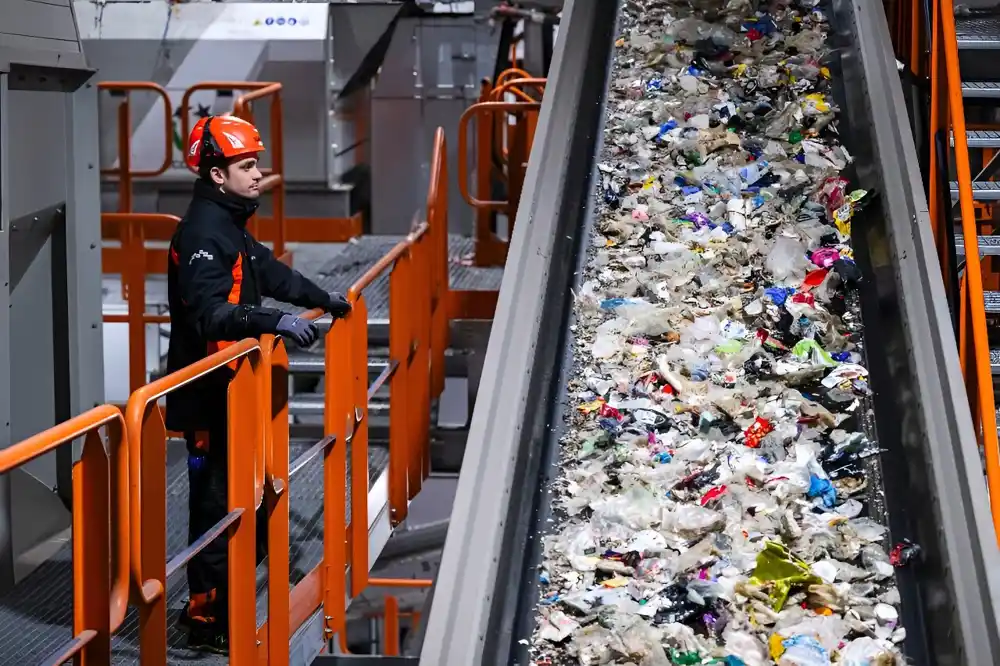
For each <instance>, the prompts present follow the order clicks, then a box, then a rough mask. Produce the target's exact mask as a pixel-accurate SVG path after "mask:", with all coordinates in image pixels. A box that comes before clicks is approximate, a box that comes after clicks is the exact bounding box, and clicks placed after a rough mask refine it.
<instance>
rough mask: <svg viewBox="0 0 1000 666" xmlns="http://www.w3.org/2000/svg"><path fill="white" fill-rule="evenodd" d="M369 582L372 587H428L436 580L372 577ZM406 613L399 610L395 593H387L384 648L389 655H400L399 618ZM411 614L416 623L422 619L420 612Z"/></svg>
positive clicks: (383, 616)
mask: <svg viewBox="0 0 1000 666" xmlns="http://www.w3.org/2000/svg"><path fill="white" fill-rule="evenodd" d="M368 583H369V584H370V585H371V586H372V587H396V588H410V589H413V588H421V589H426V588H429V587H430V586H431V585H433V584H434V581H432V580H429V579H426V578H372V579H370V580H369V581H368ZM404 615H406V613H402V612H400V610H399V599H397V598H396V596H395V595H393V594H387V595H385V607H384V610H383V612H382V618H383V625H382V649H383V654H384V655H385V656H387V657H397V656H399V619H400V617H402V616H404ZM409 615H410V617H411V618H412V619H413V624H414V625H416V624H417V623H418V622H419V621H420V613H417V612H410V613H409ZM414 628H415V627H414Z"/></svg>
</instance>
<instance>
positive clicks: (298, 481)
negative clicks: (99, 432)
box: [0, 440, 389, 666]
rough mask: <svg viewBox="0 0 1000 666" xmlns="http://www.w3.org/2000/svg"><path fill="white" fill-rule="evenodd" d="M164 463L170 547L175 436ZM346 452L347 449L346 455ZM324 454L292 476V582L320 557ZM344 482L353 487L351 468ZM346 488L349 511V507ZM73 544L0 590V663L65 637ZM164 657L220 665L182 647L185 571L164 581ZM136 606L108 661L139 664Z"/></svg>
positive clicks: (180, 474)
mask: <svg viewBox="0 0 1000 666" xmlns="http://www.w3.org/2000/svg"><path fill="white" fill-rule="evenodd" d="M312 444H313V442H310V441H304V440H293V441H292V443H291V445H290V450H289V457H290V459H291V461H292V465H293V467H294V461H295V459H296V458H297V457H298V456H299V455H301V454H303V453H304V452H305V451H307V450H308V449H309V447H310V446H311V445H312ZM168 449H169V450H170V460H169V462H168V466H167V552H168V554H173V553H176V552H178V551H180V550H182V549H183V548H184V547H185V546H186V545H187V529H188V528H187V523H188V520H187V497H188V487H187V460H186V457H185V456H184V455H183V453H182V452H183V445H182V444H180V443H173V444H171V446H170V447H168ZM348 455H350V454H348ZM388 460H389V458H388V451H387V450H386V449H384V448H380V447H375V446H370V447H369V450H368V461H369V466H368V469H369V487H370V486H371V484H373V483H374V482H375V480H376V479H377V478H378V477H379V475H380V474H381V473H382V472H383V471H384V470H385V469H386V467H387V466H388ZM322 474H323V467H322V457H317V458H315V459H313V460H311V461H310V462H309V463H307V464H306V465H305V466H304V467H303V468H302V469H301V471H299V472H298V473H297V474H296V475H295V476H293V477H292V478H291V479H290V482H289V493H290V495H289V497H290V520H289V523H290V525H289V527H290V542H291V570H290V579H291V580H290V581H289V582H290V583H291V584H293V585H294V584H295V583H297V582H299V581H300V580H302V578H303V577H304V576H305V575H306V574H307V573H309V571H311V570H312V569H313V568H314V567H315V566H316V565H317V564H318V563H319V561H320V559H321V557H322V552H323V502H322V492H323V482H322ZM346 481H347V483H346V487H347V488H348V489H350V472H348V478H347V480H346ZM350 505H351V498H350V492H348V495H347V513H346V515H347V517H350V511H351V506H350ZM71 557H72V545H71V544H70V543H67V544H66V545H65V546H63V547H62V548H61V549H60V550H59V551H58V552H57V553H56V555H54V556H53V557H52V558H50V559H49V560H47V561H46V562H45V563H44V564H42V565H41V566H40V567H38V568H37V569H36V570H35V571H33V572H32V573H31V574H30V575H28V576H27V577H26V578H25V579H24V580H22V581H21V582H20V583H18V585H16V586H15V587H14V589H13V590H11V591H10V592H9V593H7V594H5V595H3V596H2V597H0V664H15V663H21V664H25V666H27V665H28V664H37V663H40V662H41V661H42V660H43V659H44V658H45V657H47V656H48V655H50V654H51V652H52V651H53V650H54V649H55V648H56V647H58V646H59V645H60V644H61V643H62V642H63V641H66V640H68V639H69V638H70V626H71V622H72V617H73V615H72V614H73V595H72V571H71ZM266 566H267V563H266V561H265V562H264V564H262V565H261V567H260V568H259V569H258V572H257V590H258V591H257V621H258V624H259V623H260V622H262V621H263V620H264V619H265V617H266V614H267V613H266V608H267V594H266V589H265V585H266V581H267V571H266ZM167 595H168V597H167V599H168V601H167V607H168V609H169V611H168V616H167V623H168V632H169V644H170V648H169V651H168V661H169V663H176V664H182V663H183V664H191V663H197V664H224V663H227V662H226V660H225V659H223V658H220V657H214V656H211V655H199V654H197V653H193V652H190V651H188V650H186V649H185V648H184V641H185V634H184V633H183V632H181V631H178V630H176V628H175V627H176V625H175V623H176V619H177V614H178V612H179V611H180V609H181V608H182V607H183V603H184V600H185V599H186V598H187V584H186V582H185V578H184V575H183V573H182V572H179V573H178V574H176V575H175V576H174V577H173V578H171V579H169V580H168V581H167ZM138 644H139V641H138V613H137V612H136V610H135V609H133V608H130V609H129V612H128V615H127V616H126V618H125V622H124V624H123V625H122V627H121V629H120V630H119V631H118V633H117V635H116V636H115V638H114V641H113V644H112V651H113V663H114V664H117V665H124V664H138V663H139V647H138Z"/></svg>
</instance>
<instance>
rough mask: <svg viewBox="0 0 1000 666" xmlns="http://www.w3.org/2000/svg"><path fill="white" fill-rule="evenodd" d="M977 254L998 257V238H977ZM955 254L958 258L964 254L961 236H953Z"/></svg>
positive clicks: (999, 238) (999, 247) (999, 248)
mask: <svg viewBox="0 0 1000 666" xmlns="http://www.w3.org/2000/svg"><path fill="white" fill-rule="evenodd" d="M977 243H978V244H979V254H981V255H989V256H997V255H1000V236H979V237H978V238H977ZM955 252H956V254H958V255H959V256H962V255H964V254H965V241H964V240H963V238H962V234H955Z"/></svg>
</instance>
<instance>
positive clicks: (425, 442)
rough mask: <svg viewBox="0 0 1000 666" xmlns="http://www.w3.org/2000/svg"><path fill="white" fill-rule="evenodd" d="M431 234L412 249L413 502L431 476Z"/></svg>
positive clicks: (411, 460)
mask: <svg viewBox="0 0 1000 666" xmlns="http://www.w3.org/2000/svg"><path fill="white" fill-rule="evenodd" d="M431 240H432V239H431V238H429V234H426V233H425V234H424V236H421V237H420V238H418V239H417V240H416V241H415V242H414V243H413V245H412V246H411V247H410V261H411V263H412V265H413V275H414V277H415V278H416V280H415V281H414V283H413V290H414V298H413V307H414V312H413V317H412V319H413V324H412V329H411V331H412V332H411V337H412V339H413V343H412V345H413V352H412V357H413V361H412V365H411V369H410V378H411V379H410V389H411V390H412V391H413V400H412V402H411V404H412V405H413V410H414V414H413V447H412V449H411V451H410V475H409V498H410V499H413V498H414V497H416V496H417V493H419V492H420V488H421V487H422V486H423V481H424V479H425V478H426V477H427V474H429V473H430V466H429V463H430V460H429V458H430V437H431V404H430V388H431V377H430V364H431V356H430V349H431V348H430V343H431V320H430V314H431V290H432V281H433V279H434V273H433V270H432V267H431V261H430V260H431V256H432V255H431V253H432V252H433V246H432V245H431Z"/></svg>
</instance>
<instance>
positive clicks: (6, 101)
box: [0, 0, 104, 591]
mask: <svg viewBox="0 0 1000 666" xmlns="http://www.w3.org/2000/svg"><path fill="white" fill-rule="evenodd" d="M3 4H4V6H5V10H4V12H3V13H4V16H5V17H6V18H10V19H12V20H13V23H11V22H10V21H7V22H3V23H2V25H0V282H2V288H0V377H3V378H4V382H3V384H2V386H0V448H6V447H8V446H10V445H11V444H13V443H14V442H13V441H12V439H13V438H14V437H15V432H16V433H17V436H19V437H20V436H24V434H23V433H22V432H18V429H17V428H16V427H15V428H13V429H12V427H11V422H12V421H15V426H17V422H16V421H18V420H21V419H22V417H25V416H26V414H25V413H23V412H22V411H20V410H15V409H14V407H13V406H12V405H13V404H14V402H13V399H14V398H15V397H18V395H19V393H18V391H21V392H23V390H24V386H23V385H20V386H19V384H18V382H19V381H20V380H23V379H26V378H25V377H14V374H18V373H16V372H15V371H12V366H13V365H16V364H15V363H13V361H16V360H18V359H22V358H24V355H27V356H28V357H31V358H32V359H33V360H32V363H34V362H35V361H37V362H38V369H39V372H46V371H47V369H51V371H52V372H54V373H55V376H52V377H45V378H44V380H43V381H42V382H41V385H43V386H44V385H46V384H47V385H49V386H51V387H52V388H51V396H49V393H48V392H47V391H44V390H43V391H42V394H43V395H41V396H39V398H40V399H39V400H38V401H37V402H33V403H32V410H33V411H35V410H36V411H35V413H33V414H31V415H28V416H32V417H33V418H35V419H36V420H42V421H44V422H45V423H46V426H49V425H55V423H56V422H59V421H62V420H65V419H67V418H70V417H71V416H73V415H75V414H79V413H80V412H83V411H85V410H87V409H89V408H91V407H93V406H95V405H97V404H100V403H103V402H104V369H103V363H102V340H101V327H100V319H101V247H100V205H99V198H98V197H99V189H98V169H97V164H96V160H97V100H96V89H92V88H90V87H89V86H85V85H84V84H85V82H86V81H87V80H88V79H89V78H90V77H91V75H92V74H93V72H92V70H90V69H89V68H88V67H87V62H86V59H85V57H84V55H83V50H82V48H81V44H80V40H79V31H78V29H77V23H76V16H75V13H74V11H73V7H72V5H71V4H70V3H68V2H66V3H49V4H47V5H44V6H42V5H40V4H39V3H35V2H30V1H29V0H4V2H3ZM81 86H83V87H81ZM12 90H13V91H50V92H59V93H65V107H64V109H60V110H58V113H54V114H50V115H49V118H53V117H58V118H65V126H64V127H60V128H54V130H53V131H52V132H47V133H42V134H40V135H39V137H38V140H35V137H30V138H29V140H28V141H20V139H22V138H23V137H22V135H20V134H18V135H14V136H11V134H10V130H9V124H10V117H11V108H12V104H13V101H12V99H13V94H12V93H11V91H12ZM17 94H22V93H17ZM22 99H23V98H22ZM53 109H54V107H50V109H49V110H50V111H52V110H53ZM60 122H62V121H60ZM64 131H65V134H63V132H64ZM62 136H65V137H66V143H65V145H62V140H61V137H62ZM53 142H54V143H56V144H59V145H56V146H53V145H52V144H53ZM19 148H20V150H18V149H19ZM45 151H56V152H57V154H58V159H54V160H51V164H54V165H60V164H65V165H66V167H65V168H66V171H65V173H59V174H51V176H52V177H51V179H50V180H49V181H48V182H40V183H38V185H39V189H38V191H33V192H32V194H33V195H35V196H34V198H33V199H32V201H33V204H34V203H35V202H37V201H41V203H42V205H41V207H38V206H34V205H33V206H32V207H29V208H30V211H28V210H18V205H17V203H18V201H21V200H20V198H19V197H20V196H21V195H24V194H25V192H22V191H20V190H18V191H17V192H11V191H10V189H11V174H12V173H14V172H13V171H12V170H11V169H10V168H9V167H10V163H11V161H14V160H16V161H17V165H18V167H19V168H27V167H26V166H25V164H26V163H27V164H30V165H32V166H33V167H34V166H37V165H38V164H40V163H41V160H43V159H45V157H44V156H45V154H46V152H45ZM61 160H65V162H62V161H61ZM63 183H65V186H63ZM63 187H64V189H63ZM15 195H17V196H15ZM15 199H17V201H15ZM21 203H22V204H23V201H22V202H21ZM15 216H18V217H17V219H15ZM15 234H16V235H15ZM43 246H44V247H45V248H46V249H45V250H44V252H45V253H47V254H45V257H44V259H42V260H41V262H36V263H34V265H33V268H34V269H35V270H34V275H33V278H32V279H33V280H35V282H33V283H32V286H31V287H30V288H36V289H37V288H39V287H41V288H42V289H43V290H44V291H48V292H50V293H45V294H43V295H44V296H45V299H46V302H50V303H51V305H52V307H51V311H50V312H38V313H36V314H38V315H39V320H40V321H41V322H43V323H41V324H40V325H41V326H42V327H44V326H51V346H50V347H49V346H48V345H47V344H45V343H40V344H39V345H36V346H35V347H32V348H30V349H28V348H21V347H20V344H19V343H18V342H17V340H22V342H23V338H24V337H25V336H24V335H20V334H21V333H24V332H26V331H29V330H30V324H29V322H27V321H24V319H25V317H24V315H23V313H22V315H21V316H20V317H14V316H13V315H12V310H11V308H12V307H14V306H15V305H16V302H17V301H16V299H15V298H14V296H16V295H17V293H18V292H17V291H16V286H17V285H20V287H21V289H23V290H24V289H30V288H29V287H28V286H26V285H25V283H24V282H18V281H19V280H21V279H22V278H23V277H24V271H25V270H27V266H28V265H30V264H32V263H33V262H34V259H35V256H36V255H35V253H36V252H42V249H41V248H42V247H43ZM46 267H48V268H46ZM47 271H48V272H47ZM24 293H28V292H27V291H25V292H23V293H22V298H21V302H22V306H23V303H24V301H25V300H26V299H25V298H24V297H23V294H24ZM28 300H30V299H28ZM16 319H20V320H21V321H15V320H16ZM40 339H41V340H45V339H46V338H45V336H40ZM14 346H17V347H18V348H17V349H16V352H17V354H18V356H17V357H13V356H12V354H14V353H15V350H14V349H12V347H14ZM32 355H34V356H32ZM22 371H23V364H22ZM36 388H37V386H36ZM33 399H34V398H33ZM15 411H16V412H17V413H16V414H14V413H12V412H15ZM14 417H16V419H15V418H14ZM53 418H54V422H53V421H52V419H53ZM21 429H22V430H23V423H22V428H21ZM54 458H55V472H54V478H53V479H52V480H51V482H50V483H51V484H52V485H55V486H56V487H57V489H58V492H59V495H60V496H61V499H62V502H63V503H66V504H67V505H68V503H69V502H71V500H72V462H73V460H74V459H75V452H74V450H73V449H72V448H69V447H63V449H61V450H60V451H58V452H57V453H56V454H55V456H54ZM36 462H38V461H36ZM33 464H34V463H33ZM18 474H20V475H21V477H19V478H22V479H24V478H31V477H30V474H31V472H30V471H29V470H27V468H26V469H25V470H19V471H18V472H15V473H12V474H5V475H3V477H2V479H0V591H3V590H6V589H7V588H8V587H9V586H11V585H12V584H13V582H14V581H13V578H14V570H13V555H14V553H13V549H14V546H15V545H17V539H18V538H20V540H21V541H22V542H24V543H21V545H20V546H18V547H19V548H22V549H23V548H24V547H25V546H28V547H30V546H31V545H33V543H34V542H33V541H31V540H32V539H35V538H36V536H39V535H34V532H32V530H31V529H26V527H25V524H26V523H38V524H45V523H47V522H49V519H51V518H52V516H53V515H54V514H56V513H61V512H64V511H65V509H64V508H62V505H61V503H60V502H59V500H58V499H55V498H53V497H52V495H51V490H50V487H51V486H49V487H44V486H46V485H49V484H48V483H46V484H42V485H39V484H37V483H28V484H24V483H21V484H20V485H18V484H17V483H16V481H17V479H15V478H12V477H15V476H16V475H18ZM12 483H13V486H12V485H11V484H12ZM29 487H30V488H35V489H37V490H40V491H42V495H44V497H43V499H44V501H36V500H37V497H38V496H33V497H34V498H35V499H32V498H30V497H22V496H20V495H19V496H17V497H13V498H12V497H11V494H12V492H13V488H19V489H20V490H25V489H27V488H29ZM20 490H19V491H20ZM33 492H34V491H33ZM12 502H20V504H19V505H18V506H19V509H18V510H19V511H21V507H25V509H26V512H27V513H28V514H32V515H31V516H29V517H28V519H27V521H22V522H24V523H25V524H15V523H14V521H13V520H12V514H11V507H12ZM35 518H38V519H39V520H35ZM55 522H58V520H56V521H55ZM15 527H16V530H17V532H18V534H17V535H15V534H14V533H13V532H14V530H15ZM28 527H33V525H31V526H28ZM41 538H44V537H41ZM26 540H27V541H26Z"/></svg>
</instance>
